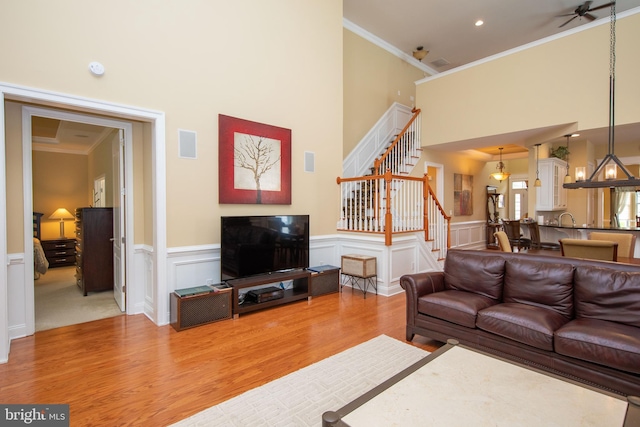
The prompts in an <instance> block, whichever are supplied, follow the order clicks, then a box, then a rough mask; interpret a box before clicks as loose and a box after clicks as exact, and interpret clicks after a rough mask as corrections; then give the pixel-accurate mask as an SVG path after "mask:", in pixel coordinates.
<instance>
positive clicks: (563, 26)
mask: <svg viewBox="0 0 640 427" xmlns="http://www.w3.org/2000/svg"><path fill="white" fill-rule="evenodd" d="M577 17H578V15H576V16H574V17H573V18H571V19H569V20H568V21H567V22H565V23H564V24H562V25H560V26H559V27H558V28H562V27H564V26H565V25H567V24H568V23H569V22H571V21H573V20H574V19H576V18H577Z"/></svg>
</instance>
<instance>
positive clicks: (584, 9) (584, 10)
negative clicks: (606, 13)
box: [558, 1, 615, 28]
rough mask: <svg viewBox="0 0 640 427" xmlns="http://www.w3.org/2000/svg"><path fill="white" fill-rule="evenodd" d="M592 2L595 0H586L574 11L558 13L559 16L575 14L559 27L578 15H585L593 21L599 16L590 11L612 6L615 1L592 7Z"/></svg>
mask: <svg viewBox="0 0 640 427" xmlns="http://www.w3.org/2000/svg"><path fill="white" fill-rule="evenodd" d="M591 3H593V2H592V1H585V2H584V3H583V4H581V5H580V6H578V7H577V8H576V10H574V11H573V13H567V14H565V15H558V17H561V16H573V18H571V19H569V20H568V21H567V22H565V23H564V24H562V25H560V26H559V27H558V28H562V27H564V26H565V25H567V24H568V23H569V22H571V21H573V20H574V19H576V18H578V17H580V18H582V17H583V16H584V17H585V18H587V19H588V20H589V21H593V20H595V19H597V17H595V16H593V15H592V14H590V13H589V12H594V11H596V10H600V9H604V8H605V7H609V6H611V5H612V4H614V3H615V2H610V3H607V4H603V5H602V6H596V7H594V8H591Z"/></svg>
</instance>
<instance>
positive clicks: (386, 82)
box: [343, 29, 425, 156]
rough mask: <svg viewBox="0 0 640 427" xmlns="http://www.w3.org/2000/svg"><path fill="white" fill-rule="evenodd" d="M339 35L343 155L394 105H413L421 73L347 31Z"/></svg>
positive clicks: (422, 73) (422, 74) (422, 75)
mask: <svg viewBox="0 0 640 427" xmlns="http://www.w3.org/2000/svg"><path fill="white" fill-rule="evenodd" d="M343 34H344V74H343V76H344V129H343V135H344V147H343V155H344V156H346V155H347V154H349V153H350V152H351V151H352V150H353V148H354V147H355V146H356V145H357V144H358V142H360V140H361V139H362V138H363V137H364V136H365V135H366V133H367V132H368V131H369V130H370V129H371V128H372V127H373V125H374V124H375V123H376V122H377V121H378V119H380V117H381V116H382V114H384V112H385V111H387V110H388V109H389V107H390V106H391V105H392V104H393V103H394V102H397V103H399V104H402V105H406V106H408V107H413V106H414V105H415V94H416V86H415V82H416V81H417V80H419V79H422V78H424V77H425V74H424V72H423V71H422V70H420V69H418V68H416V67H414V66H413V65H411V64H409V63H408V62H406V61H404V60H402V59H400V58H398V57H397V56H395V55H393V54H391V53H389V52H387V51H386V50H384V49H382V48H380V47H378V46H376V45H374V44H373V43H371V42H369V41H367V40H365V39H363V38H362V37H360V36H359V35H356V34H354V33H352V32H351V31H349V30H346V29H345V30H343ZM412 98H413V100H412Z"/></svg>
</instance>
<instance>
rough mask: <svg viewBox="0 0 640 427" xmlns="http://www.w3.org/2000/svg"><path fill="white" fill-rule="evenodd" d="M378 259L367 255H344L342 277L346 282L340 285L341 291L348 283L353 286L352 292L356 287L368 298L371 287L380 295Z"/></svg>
mask: <svg viewBox="0 0 640 427" xmlns="http://www.w3.org/2000/svg"><path fill="white" fill-rule="evenodd" d="M376 261H377V260H376V257H372V256H367V255H342V275H343V277H344V280H343V281H342V283H341V284H340V290H342V287H343V286H344V285H346V284H347V283H350V285H351V291H353V288H354V286H355V287H358V289H360V290H361V291H362V292H364V297H365V298H366V297H367V289H369V286H371V287H372V288H373V289H374V290H375V291H376V295H378V278H377V275H378V274H377V271H376V269H377V266H376Z"/></svg>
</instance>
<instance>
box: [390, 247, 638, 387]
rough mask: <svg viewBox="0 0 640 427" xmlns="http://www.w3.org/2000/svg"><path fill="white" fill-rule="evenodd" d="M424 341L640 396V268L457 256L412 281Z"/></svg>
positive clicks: (410, 322) (408, 286)
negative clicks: (453, 343) (456, 346)
mask: <svg viewBox="0 0 640 427" xmlns="http://www.w3.org/2000/svg"><path fill="white" fill-rule="evenodd" d="M400 285H401V286H402V287H403V289H405V292H406V301H407V340H408V341H411V340H412V339H413V337H414V335H415V334H418V335H423V336H425V337H429V338H431V339H435V340H438V341H442V342H446V340H447V339H449V338H455V339H456V340H458V341H459V342H461V343H462V344H466V345H468V346H471V347H475V348H479V349H481V350H484V351H487V352H490V353H493V354H496V355H499V356H502V357H505V358H507V359H512V360H516V361H519V362H524V363H526V364H529V365H531V366H533V367H536V368H539V369H543V370H546V371H549V372H552V373H555V374H558V375H561V376H563V377H567V378H569V379H573V380H576V381H580V382H582V383H586V384H590V385H592V386H596V387H599V388H603V389H605V390H608V391H611V392H614V393H618V394H622V395H634V396H640V265H631V264H620V263H611V262H606V261H593V260H585V259H576V258H564V257H557V256H544V255H533V254H531V255H530V254H523V253H507V252H497V251H471V250H459V249H452V250H450V251H449V253H448V254H447V258H446V260H445V266H444V271H437V272H427V273H417V274H409V275H404V276H402V277H401V278H400Z"/></svg>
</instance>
